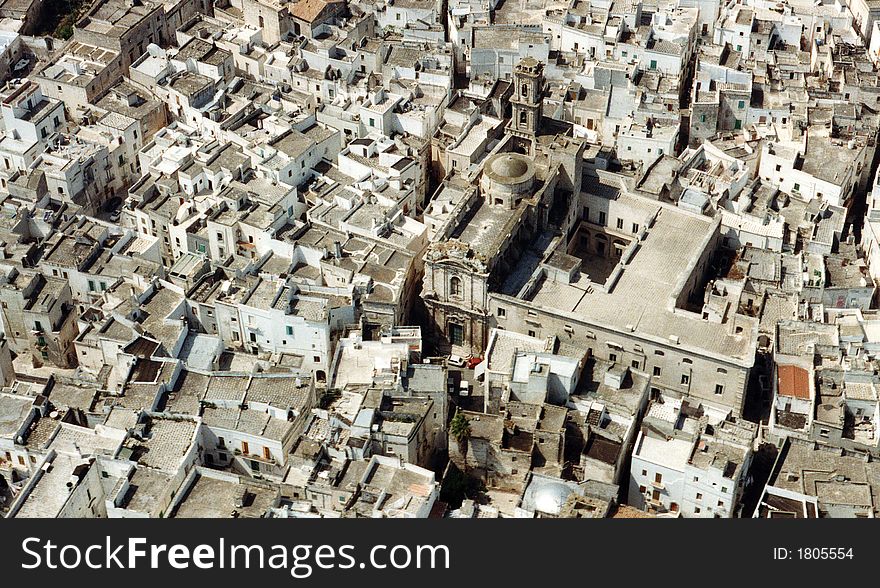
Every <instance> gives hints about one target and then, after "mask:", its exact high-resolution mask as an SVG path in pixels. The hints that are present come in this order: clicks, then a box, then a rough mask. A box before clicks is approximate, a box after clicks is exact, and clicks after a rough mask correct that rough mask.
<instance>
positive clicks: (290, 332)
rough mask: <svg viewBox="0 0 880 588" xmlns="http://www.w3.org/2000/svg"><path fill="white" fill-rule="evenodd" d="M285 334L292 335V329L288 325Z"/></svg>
mask: <svg viewBox="0 0 880 588" xmlns="http://www.w3.org/2000/svg"><path fill="white" fill-rule="evenodd" d="M287 334H288V335H293V327H291V326H290V325H287Z"/></svg>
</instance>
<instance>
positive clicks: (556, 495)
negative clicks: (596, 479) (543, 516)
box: [534, 482, 574, 515]
mask: <svg viewBox="0 0 880 588" xmlns="http://www.w3.org/2000/svg"><path fill="white" fill-rule="evenodd" d="M573 492H574V490H572V489H571V488H570V487H569V486H568V485H566V484H562V483H559V482H550V483H547V484H542V485H541V486H540V487H539V488H537V489H536V490H535V494H534V505H535V510H538V511H541V512H544V513H547V514H552V515H558V514H559V513H560V512H561V511H562V507H563V506H565V501H566V500H568V497H569V496H570V495H571V494H572V493H573Z"/></svg>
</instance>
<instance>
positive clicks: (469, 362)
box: [467, 357, 483, 370]
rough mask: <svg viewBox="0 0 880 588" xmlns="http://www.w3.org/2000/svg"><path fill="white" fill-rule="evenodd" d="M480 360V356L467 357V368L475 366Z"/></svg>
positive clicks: (470, 368)
mask: <svg viewBox="0 0 880 588" xmlns="http://www.w3.org/2000/svg"><path fill="white" fill-rule="evenodd" d="M481 361H483V358H482V357H469V358H468V360H467V368H468V369H469V370H472V369H474V368H475V367H477V366H478V365H479V364H480V362H481Z"/></svg>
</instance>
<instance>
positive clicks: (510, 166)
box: [485, 153, 535, 184]
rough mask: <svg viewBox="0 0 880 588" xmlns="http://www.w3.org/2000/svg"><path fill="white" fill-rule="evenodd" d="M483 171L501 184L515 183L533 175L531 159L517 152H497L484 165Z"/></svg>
mask: <svg viewBox="0 0 880 588" xmlns="http://www.w3.org/2000/svg"><path fill="white" fill-rule="evenodd" d="M485 173H486V175H488V176H489V177H490V178H491V179H492V181H494V182H499V183H501V184H517V183H520V182H523V181H526V180H529V179H531V177H532V176H533V175H534V173H535V172H534V166H533V165H532V161H531V160H530V159H529V158H528V157H526V156H525V155H521V154H519V153H498V154H497V155H495V156H493V157H492V159H490V160H489V161H488V163H487V165H486V168H485Z"/></svg>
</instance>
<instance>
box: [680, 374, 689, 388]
mask: <svg viewBox="0 0 880 588" xmlns="http://www.w3.org/2000/svg"><path fill="white" fill-rule="evenodd" d="M681 383H682V385H684V386H687V385H688V384H690V383H691V377H690V376H689V375H687V374H682V375H681Z"/></svg>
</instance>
